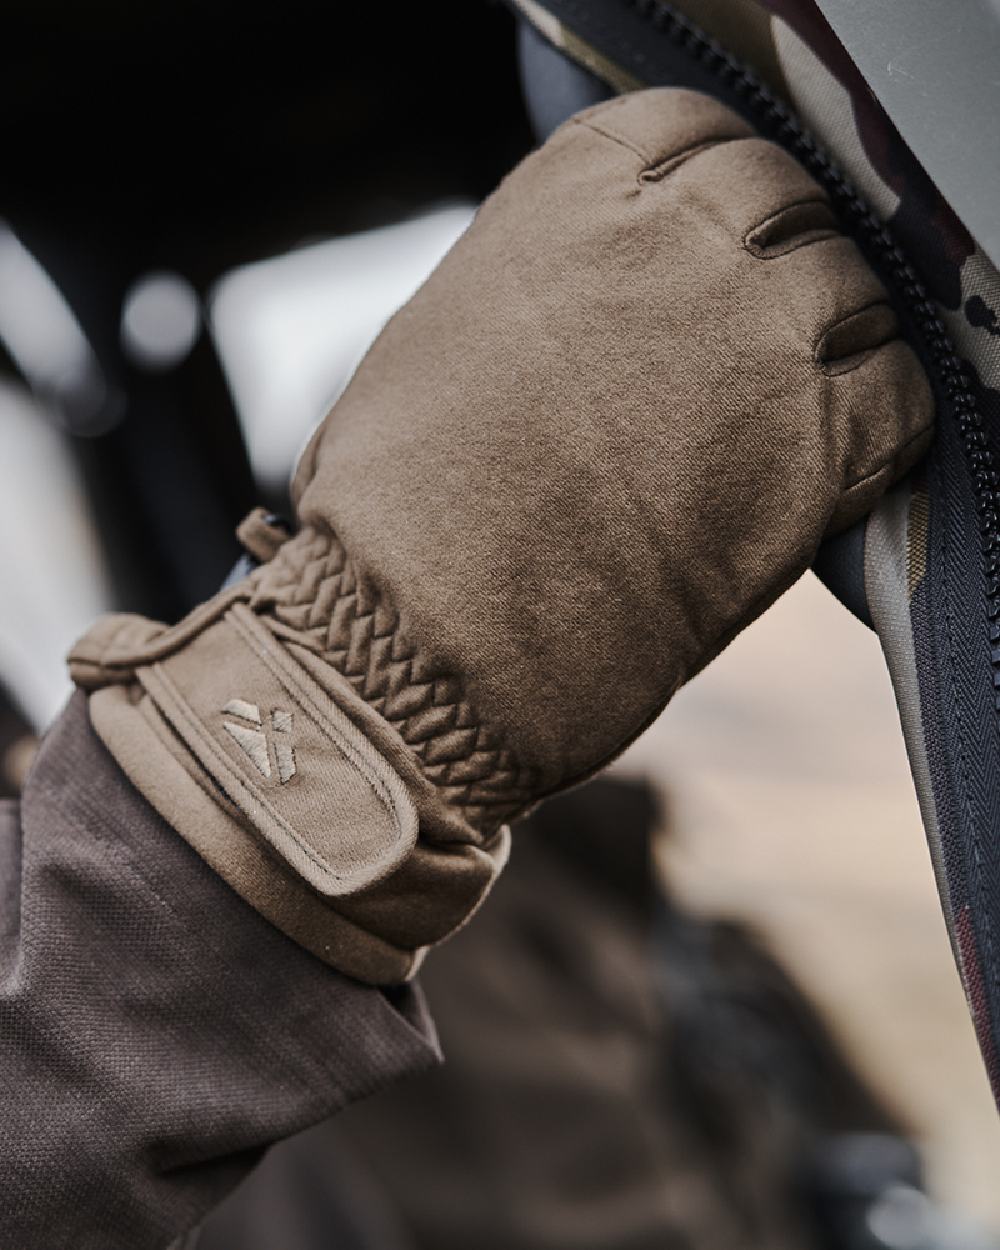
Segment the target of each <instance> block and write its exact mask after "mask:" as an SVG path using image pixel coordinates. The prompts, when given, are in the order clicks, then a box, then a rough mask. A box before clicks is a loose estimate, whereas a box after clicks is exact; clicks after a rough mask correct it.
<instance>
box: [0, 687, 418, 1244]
mask: <svg viewBox="0 0 1000 1250" xmlns="http://www.w3.org/2000/svg"><path fill="white" fill-rule="evenodd" d="M437 1055H438V1051H437V1043H436V1039H435V1036H434V1033H433V1029H432V1026H431V1024H430V1022H429V1020H428V1018H427V1016H426V1014H425V1011H424V1008H423V1004H422V999H421V997H420V994H419V991H417V990H415V989H412V988H403V989H401V990H399V991H394V992H393V993H392V994H391V995H387V994H386V993H383V992H382V991H379V990H377V989H374V988H371V987H369V986H362V985H360V984H359V983H357V982H354V981H351V980H349V979H348V978H347V977H345V976H343V975H341V974H340V973H338V972H335V971H333V970H332V969H330V968H328V967H326V966H325V965H323V964H322V963H320V961H319V960H318V959H316V958H314V957H313V956H312V955H310V954H308V953H306V952H305V951H303V950H302V949H300V948H299V947H297V946H296V945H294V944H293V943H292V942H291V941H289V940H288V939H287V938H285V937H284V936H283V935H282V934H281V933H279V932H278V931H277V930H276V929H274V928H272V926H271V925H270V924H268V922H267V921H265V920H263V919H262V918H261V917H260V916H259V915H258V914H257V913H256V912H254V911H253V910H252V909H251V908H249V907H248V906H247V905H246V904H245V903H244V902H243V901H242V900H241V899H239V898H238V897H237V896H236V895H235V894H234V893H233V892H232V891H231V890H230V889H229V887H228V886H226V885H225V884H224V883H223V882H222V881H221V880H220V879H219V878H218V877H216V876H215V875H214V874H213V873H212V872H211V871H210V870H209V869H208V868H207V867H206V866H205V864H204V863H203V862H202V861H201V860H200V859H199V858H198V857H197V855H195V853H194V852H193V851H192V850H191V849H190V848H189V847H188V846H187V844H186V843H185V842H183V841H182V840H181V839H180V838H179V837H178V836H177V835H176V834H175V833H174V831H173V830H172V829H171V828H170V827H169V825H167V824H166V823H165V822H164V821H163V820H161V819H160V817H159V816H157V815H156V813H155V812H154V811H153V810H152V808H150V807H149V805H148V804H147V803H146V802H145V800H144V799H143V798H142V797H141V796H140V795H139V794H138V792H137V791H135V790H134V789H133V788H132V786H131V785H130V784H129V783H128V781H127V780H126V779H125V778H124V776H123V775H122V774H121V772H120V771H119V770H118V768H117V766H116V765H115V763H114V761H113V760H112V758H111V757H110V755H108V753H107V752H106V750H105V749H104V747H103V746H102V745H101V743H100V741H99V740H98V739H97V737H96V735H95V734H94V732H93V730H92V728H91V726H90V722H89V718H88V713H87V704H86V699H85V698H84V697H83V696H82V695H76V696H75V697H74V698H73V700H72V701H71V702H70V704H69V706H68V708H67V709H66V711H65V712H64V714H63V715H62V717H61V718H60V719H59V720H58V721H57V722H56V724H55V726H54V727H53V729H52V730H51V731H50V733H49V735H48V736H47V738H46V740H45V742H44V743H43V746H42V749H41V751H40V754H39V757H38V759H37V761H36V763H35V766H34V768H33V770H32V772H31V775H30V777H29V779H28V783H27V785H26V788H25V791H24V794H23V796H22V799H21V802H20V804H15V803H5V804H0V1248H2V1250H63V1247H66V1248H67V1250H69V1248H70V1247H72V1250H98V1248H99V1250H118V1248H119V1247H120V1248H121V1250H124V1248H125V1247H128V1250H144V1248H145V1247H149V1248H150V1250H153V1248H165V1247H167V1246H169V1245H171V1243H174V1242H175V1241H177V1240H178V1239H179V1238H182V1237H183V1235H184V1234H185V1233H186V1232H187V1231H188V1230H190V1229H191V1228H193V1227H194V1226H196V1225H197V1224H198V1223H199V1221H200V1220H201V1218H202V1216H203V1215H204V1214H205V1212H206V1211H207V1210H208V1209H209V1208H210V1207H212V1206H213V1205H214V1204H215V1203H216V1202H218V1201H219V1200H220V1199H221V1198H222V1197H223V1196H224V1195H225V1194H226V1193H227V1192H228V1191H229V1190H230V1189H231V1188H232V1187H233V1186H234V1185H235V1184H236V1183H237V1182H238V1181H239V1180H240V1179H241V1178H242V1176H243V1175H244V1174H245V1173H246V1171H247V1170H248V1169H249V1168H250V1167H251V1166H252V1165H253V1163H254V1162H255V1161H256V1160H257V1159H258V1158H259V1157H260V1155H261V1153H262V1152H263V1151H264V1149H265V1148H266V1147H267V1146H268V1145H269V1144H270V1143H272V1142H273V1141H275V1140H277V1139H278V1138H281V1137H285V1136H287V1135H289V1134H291V1133H294V1132H296V1131H298V1130H299V1129H302V1128H305V1127H306V1126H308V1125H310V1124H312V1123H314V1122H316V1121H318V1120H320V1119H323V1118H325V1117H327V1116H329V1115H330V1114H332V1113H334V1112H335V1111H337V1110H338V1109H339V1108H341V1107H342V1106H344V1105H345V1104H346V1103H348V1102H351V1101H352V1100H354V1099H357V1098H359V1097H361V1096H362V1095H364V1094H366V1093H368V1092H370V1091H372V1090H374V1089H376V1088H379V1087H380V1086H383V1085H385V1084H387V1083H388V1082H389V1081H391V1080H392V1079H394V1078H395V1077H397V1076H399V1075H401V1074H403V1073H406V1072H410V1071H414V1070H417V1069H421V1068H424V1067H427V1066H429V1065H430V1064H433V1063H434V1062H435V1060H436V1058H437Z"/></svg>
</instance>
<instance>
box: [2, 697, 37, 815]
mask: <svg viewBox="0 0 1000 1250" xmlns="http://www.w3.org/2000/svg"><path fill="white" fill-rule="evenodd" d="M37 749H38V740H37V738H36V737H35V734H34V731H33V730H32V728H31V726H30V725H29V723H28V719H27V717H26V716H25V715H24V713H23V712H22V711H21V709H20V708H19V707H18V706H17V704H16V703H15V702H14V698H13V696H12V695H11V693H10V691H8V690H7V689H6V688H5V687H4V686H2V685H0V799H13V798H17V796H18V795H19V794H20V793H21V787H22V785H23V784H24V779H25V777H26V776H27V775H28V769H29V768H30V767H31V761H32V760H33V759H34V758H35V751H36V750H37Z"/></svg>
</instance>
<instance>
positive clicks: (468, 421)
mask: <svg viewBox="0 0 1000 1250" xmlns="http://www.w3.org/2000/svg"><path fill="white" fill-rule="evenodd" d="M896 335H897V326H896V322H895V318H894V316H893V313H892V311H891V309H890V308H889V307H888V305H887V303H886V297H885V292H884V290H883V289H882V287H881V286H880V284H879V282H878V280H877V279H876V278H875V276H874V275H873V274H872V273H871V272H870V270H869V269H868V267H867V265H866V264H865V262H864V261H863V260H862V257H861V255H860V254H859V252H858V251H857V249H856V247H855V245H854V244H853V243H852V242H850V241H849V240H848V239H846V238H845V237H843V236H842V235H841V234H840V232H839V231H838V229H837V225H836V222H835V220H834V218H833V215H832V213H831V211H830V209H829V207H828V205H827V202H826V200H825V198H824V195H823V193H822V191H821V190H820V189H819V187H818V186H817V185H816V184H815V183H814V182H813V181H812V180H811V178H810V177H809V176H808V175H807V174H806V173H804V172H803V171H802V170H801V169H800V168H799V167H798V166H797V165H796V164H795V163H794V161H793V160H792V159H791V157H789V156H788V155H786V154H785V153H784V152H783V151H781V150H780V149H779V148H778V147H776V146H774V145H773V144H771V143H768V142H765V141H764V140H762V139H759V138H757V137H755V136H754V135H753V133H752V132H751V131H750V129H749V128H748V126H747V125H746V123H745V122H743V121H741V120H740V119H739V118H738V117H736V116H735V115H734V114H733V113H731V112H730V111H729V110H727V109H726V108H724V107H722V106H721V105H719V104H718V103H716V102H714V101H713V100H711V99H710V98H708V97H705V96H701V95H698V94H695V93H692V92H687V91H681V90H672V89H671V90H657V91H646V92H641V93H637V94H635V95H631V96H626V97H623V98H620V99H617V100H615V101H612V102H610V103H607V104H601V105H599V106H597V107H596V108H594V109H591V110H589V111H587V112H586V113H584V114H581V115H580V116H578V117H577V118H575V119H573V120H572V121H571V122H569V123H568V124H566V125H565V126H563V127H562V128H561V129H560V130H559V131H557V132H556V133H555V135H553V137H552V138H551V139H550V140H549V141H548V143H546V144H545V146H544V147H542V148H541V149H540V150H539V151H538V152H536V153H535V154H534V155H532V156H530V157H529V158H528V159H527V160H526V161H524V162H523V164H521V165H520V166H519V167H518V168H517V169H516V170H514V172H513V173H512V174H511V175H510V176H509V177H508V178H507V179H506V181H505V182H504V183H503V184H502V185H501V186H500V188H499V189H498V190H497V191H496V193H495V194H494V195H493V196H492V197H491V198H490V199H489V200H488V201H487V202H486V203H485V204H484V206H483V207H482V209H481V210H480V212H479V214H478V216H477V218H476V220H475V222H474V223H473V225H472V226H471V227H470V229H469V230H468V232H467V233H466V235H465V236H464V237H463V238H462V239H460V240H459V242H458V243H457V244H456V246H455V247H454V248H453V249H452V251H451V252H450V253H449V255H448V256H447V257H446V258H445V259H444V261H443V262H442V263H441V264H440V266H439V267H438V269H437V270H436V271H435V273H434V274H433V275H432V276H431V278H430V279H429V280H428V282H427V283H426V284H425V286H424V287H423V288H422V289H421V290H420V291H419V292H418V293H417V295H416V296H415V297H414V298H413V299H412V300H411V301H410V303H409V304H407V305H406V307H404V308H403V309H402V311H401V312H399V313H398V314H397V315H396V316H395V317H394V318H393V320H392V321H391V322H390V323H389V325H388V326H387V327H386V329H385V330H384V331H383V333H382V335H381V336H380V337H379V339H378V341H377V342H376V343H375V345H374V346H373V347H372V349H371V351H370V352H369V353H368V356H367V357H366V359H365V360H364V362H363V363H362V365H361V367H360V368H359V370H358V372H357V375H356V376H355V378H354V379H353V381H352V382H351V384H350V386H349V387H348V389H347V391H346V393H345V394H344V396H343V397H342V398H341V400H340V401H339V402H338V404H337V405H336V407H335V408H334V410H333V412H332V413H331V414H330V415H329V417H328V418H327V419H326V421H325V422H324V424H323V426H322V427H321V428H320V430H319V431H318V432H317V434H316V436H315V438H314V439H313V441H312V443H311V445H310V447H309V449H308V450H307V452H306V454H305V456H304V458H303V461H302V464H301V466H300V468H299V471H298V474H297V476H296V479H295V484H294V498H295V502H296V508H297V513H298V521H299V525H300V529H299V531H298V533H297V534H296V535H295V536H294V537H292V538H291V539H289V540H288V541H285V542H280V536H273V543H272V546H271V547H270V548H268V549H267V550H263V547H262V553H263V554H265V555H270V554H271V553H272V551H273V556H272V558H270V559H269V560H268V562H267V563H265V564H264V565H263V566H262V567H261V568H260V569H258V570H257V572H255V573H254V574H253V575H252V576H251V577H249V578H248V579H247V580H246V581H245V582H244V583H242V584H241V585H239V586H237V587H236V588H234V589H232V590H230V591H228V592H226V593H224V594H222V595H220V596H219V597H218V598H217V599H215V600H213V601H212V602H211V603H209V604H207V605H204V606H203V607H202V608H200V609H199V610H198V611H197V612H195V613H194V614H193V615H192V616H191V617H189V618H188V619H187V620H186V621H184V622H182V623H181V624H180V625H179V626H176V627H173V628H172V629H164V628H163V627H162V626H154V625H150V624H149V623H147V622H144V621H141V620H138V619H136V618H121V617H119V618H112V620H111V621H109V622H103V623H101V624H100V625H99V626H98V627H96V628H95V630H94V631H92V632H91V634H89V635H88V636H87V637H86V638H85V639H84V640H83V641H82V642H81V643H80V644H79V646H78V647H77V649H76V651H75V652H74V655H73V657H72V667H73V673H74V676H75V677H76V679H77V681H78V682H80V683H81V684H83V685H86V686H90V687H92V688H95V689H97V690H98V692H97V693H96V694H95V695H94V696H93V698H92V701H91V704H92V715H93V719H94V723H95V725H96V727H97V729H98V732H99V733H100V734H101V736H102V737H103V739H104V741H105V742H106V743H107V745H108V747H109V748H110V750H111V751H112V752H113V753H114V755H115V756H116V757H117V758H118V760H119V761H120V762H121V764H122V765H123V767H124V768H125V770H126V772H127V773H128V775H129V776H130V777H131V778H132V780H133V781H134V783H135V784H136V785H137V786H138V787H139V789H140V790H142V791H143V793H145V794H146V795H147V797H148V798H149V799H150V800H151V802H152V803H153V804H154V805H155V806H156V807H157V808H158V809H159V810H160V811H161V812H162V814H163V815H164V816H166V817H167V819H168V820H169V821H170V822H171V823H172V824H173V825H174V826H175V828H177V829H178V831H179V832H180V833H181V834H182V835H183V836H184V837H185V838H187V839H188V840H189V841H190V842H191V843H192V845H193V846H195V847H196V849H197V850H198V851H200V853H201V854H202V855H203V856H204V857H205V858H206V859H207V860H208V861H209V863H211V864H212V865H213V866H214V867H215V869H216V870H217V871H218V872H219V873H221V874H222V876H224V877H225V878H226V879H227V880H228V881H229V882H230V883H231V884H232V885H233V886H234V887H235V888H236V889H237V890H238V891H239V892H240V893H241V894H243V895H244V897H245V898H247V899H248V900H249V902H251V903H252V904H253V905H254V906H255V907H257V908H258V909H259V910H260V911H262V912H263V913H264V914H265V915H267V916H269V917H270V918H271V919H272V920H273V921H274V922H275V923H276V924H278V925H279V926H280V927H281V928H283V929H284V930H285V931H286V932H287V933H289V934H290V935H291V936H292V937H294V938H296V940H298V941H300V942H302V943H303V944H304V945H306V946H308V947H309V948H310V949H312V950H314V951H315V952H316V953H317V954H319V955H321V957H323V958H325V959H327V960H328V961H329V962H330V963H332V964H335V965H336V966H337V967H339V968H341V969H343V970H344V971H346V972H348V973H351V974H353V975H355V976H358V977H362V978H365V979H369V980H373V981H393V980H398V979H401V978H403V977H406V976H408V975H409V974H410V973H411V972H412V971H413V969H414V967H415V966H416V964H417V963H418V962H419V958H420V954H421V952H422V950H423V949H424V948H426V947H427V946H428V945H429V944H432V943H434V942H436V941H438V940H440V939H441V938H442V937H444V936H446V935H447V933H448V932H450V931H451V930H452V929H454V928H455V927H456V926H457V925H459V924H460V923H461V922H462V921H463V919H464V918H465V917H466V916H467V915H468V914H469V913H470V912H471V910H472V909H473V908H474V907H475V906H476V904H477V903H478V901H479V900H480V899H481V897H482V896H483V895H484V893H485V891H486V890H487V888H488V886H489V884H490V882H491V880H492V878H493V876H494V875H495V873H496V871H497V869H498V867H499V866H500V864H501V863H502V861H503V857H504V855H505V849H506V834H505V832H504V829H503V826H504V824H505V822H507V821H509V820H511V819H513V818H514V817H516V816H517V815H518V814H520V813H522V812H524V811H525V810H526V809H527V808H528V807H530V806H531V805H532V804H533V803H535V802H537V801H538V800H539V799H540V798H542V797H544V796H545V795H547V794H551V793H552V792H554V791H557V790H559V789H562V788H563V787H565V786H568V785H571V784H573V783H574V782H576V781H579V780H581V779H582V778H584V777H586V776H588V775H589V774H590V773H592V772H594V771H595V770H596V769H599V768H600V767H602V766H603V765H604V764H606V763H607V762H608V761H609V760H611V759H613V758H614V757H615V756H616V755H617V754H618V753H619V752H620V751H621V750H622V749H623V748H624V747H625V746H627V745H628V743H629V742H630V741H631V740H632V739H633V738H634V737H635V736H636V735H637V734H638V733H639V732H640V731H641V730H642V729H643V728H644V727H645V726H646V725H648V724H649V723H650V721H652V720H653V718H654V717H655V716H656V715H657V714H658V713H659V712H660V710H661V709H662V708H663V706H664V705H665V704H666V702H667V701H668V700H669V699H670V697H671V695H672V694H673V693H674V691H675V690H677V689H678V687H679V686H680V685H682V683H683V682H685V681H686V680H687V679H688V678H689V677H691V676H692V675H693V674H694V673H696V672H697V671H698V670H699V669H700V668H701V667H702V666H703V665H704V664H706V663H707V662H708V661H709V660H710V659H711V658H712V657H713V656H714V655H715V654H716V653H717V652H718V651H719V650H720V649H721V648H722V647H724V646H725V645H726V643H727V642H728V641H729V640H730V639H731V638H732V637H733V636H734V635H735V634H736V633H737V632H738V631H739V630H740V629H741V628H742V627H743V626H744V625H746V624H747V623H748V622H749V621H751V620H752V619H753V618H754V617H755V616H757V615H758V614H759V613H760V612H761V611H763V609H764V608H766V607H767V606H768V604H770V603H771V602H772V601H773V600H774V599H775V598H776V597H777V596H778V595H779V594H780V593H781V592H782V591H783V590H784V589H785V588H786V587H788V586H789V585H791V583H792V582H793V581H794V580H795V579H796V578H797V577H798V576H799V574H800V573H802V572H803V570H804V569H805V568H806V567H807V566H808V565H809V563H810V561H811V560H812V558H813V556H814V554H815V552H816V549H817V546H818V545H819V543H820V541H821V539H822V538H823V537H824V535H827V534H829V533H831V532H832V531H834V530H836V529H838V528H839V527H843V526H846V525H848V524H849V523H850V522H851V521H852V520H854V519H855V518H857V517H859V516H861V515H862V514H863V513H864V512H865V511H867V510H868V509H870V508H871V507H872V505H873V504H874V503H875V501H876V499H877V498H878V496H879V495H880V493H881V492H882V491H883V490H885V488H886V487H888V486H889V485H890V484H891V483H892V482H893V481H894V480H895V479H896V478H897V477H898V476H899V475H900V474H901V473H903V472H904V471H905V470H906V469H907V468H908V467H909V466H910V465H911V464H912V463H913V462H914V460H915V459H916V458H917V456H918V455H919V454H920V453H921V451H922V450H923V449H924V448H925V447H926V446H927V443H928V440H929V437H930V427H931V421H932V399H931V394H930V390H929V388H928V385H927V382H926V380H925V378H924V375H923V373H922V370H921V368H920V366H919V364H918V363H917V360H916V358H915V357H914V355H913V353H912V352H911V350H910V349H909V348H908V347H907V346H906V345H905V344H904V343H902V342H901V341H900V340H899V339H898V337H896ZM260 541H261V543H263V544H264V546H266V545H267V535H266V534H264V535H263V537H262V538H261V539H260Z"/></svg>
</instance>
